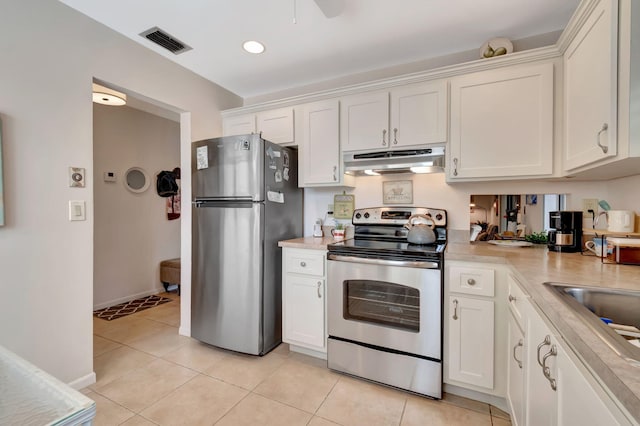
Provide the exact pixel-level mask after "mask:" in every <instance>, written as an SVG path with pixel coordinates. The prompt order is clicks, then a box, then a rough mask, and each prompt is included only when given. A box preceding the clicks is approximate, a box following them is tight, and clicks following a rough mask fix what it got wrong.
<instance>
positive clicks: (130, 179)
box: [124, 167, 150, 194]
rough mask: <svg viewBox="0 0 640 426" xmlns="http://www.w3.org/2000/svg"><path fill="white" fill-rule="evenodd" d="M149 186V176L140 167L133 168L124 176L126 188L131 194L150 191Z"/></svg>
mask: <svg viewBox="0 0 640 426" xmlns="http://www.w3.org/2000/svg"><path fill="white" fill-rule="evenodd" d="M149 184H150V180H149V175H148V174H147V172H145V171H144V169H141V168H140V167H131V168H130V169H129V170H127V171H126V172H125V174H124V186H126V187H127V189H128V190H129V191H131V192H134V193H136V194H139V193H141V192H144V191H146V190H147V189H149Z"/></svg>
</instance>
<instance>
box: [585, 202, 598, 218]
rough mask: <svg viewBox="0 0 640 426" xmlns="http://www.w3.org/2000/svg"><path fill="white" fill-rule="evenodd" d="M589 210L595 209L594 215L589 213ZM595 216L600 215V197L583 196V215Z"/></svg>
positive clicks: (586, 216) (587, 216)
mask: <svg viewBox="0 0 640 426" xmlns="http://www.w3.org/2000/svg"><path fill="white" fill-rule="evenodd" d="M589 210H593V216H592V215H591V213H589ZM594 216H598V199H597V198H583V199H582V217H583V218H589V219H592V218H593V217H594Z"/></svg>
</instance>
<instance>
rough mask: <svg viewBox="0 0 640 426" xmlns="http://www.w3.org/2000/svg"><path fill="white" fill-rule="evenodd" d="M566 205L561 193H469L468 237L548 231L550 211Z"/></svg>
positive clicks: (519, 235) (510, 236)
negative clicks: (470, 194)
mask: <svg viewBox="0 0 640 426" xmlns="http://www.w3.org/2000/svg"><path fill="white" fill-rule="evenodd" d="M565 204H566V196H565V195H564V194H515V195H510V194H506V195H502V194H501V195H472V196H471V200H470V202H469V216H470V231H471V234H470V237H469V239H470V240H471V241H488V240H494V239H523V238H525V236H526V235H530V234H532V233H536V234H537V233H540V232H547V231H548V230H549V228H550V226H549V212H551V211H556V210H564V209H565Z"/></svg>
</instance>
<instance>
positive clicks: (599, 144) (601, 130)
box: [597, 123, 609, 154]
mask: <svg viewBox="0 0 640 426" xmlns="http://www.w3.org/2000/svg"><path fill="white" fill-rule="evenodd" d="M607 130H609V125H608V124H607V123H604V124H603V125H602V128H601V129H600V131H599V132H598V139H597V142H598V146H599V147H600V149H601V150H602V152H603V153H604V154H606V153H607V151H609V147H608V146H605V145H602V144H601V143H600V135H602V132H606V131H607Z"/></svg>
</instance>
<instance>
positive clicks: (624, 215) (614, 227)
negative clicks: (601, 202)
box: [607, 210, 636, 232]
mask: <svg viewBox="0 0 640 426" xmlns="http://www.w3.org/2000/svg"><path fill="white" fill-rule="evenodd" d="M635 216H636V214H635V213H634V212H632V211H631V210H609V211H608V212H607V230H608V231H609V232H633V228H634V226H635Z"/></svg>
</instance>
